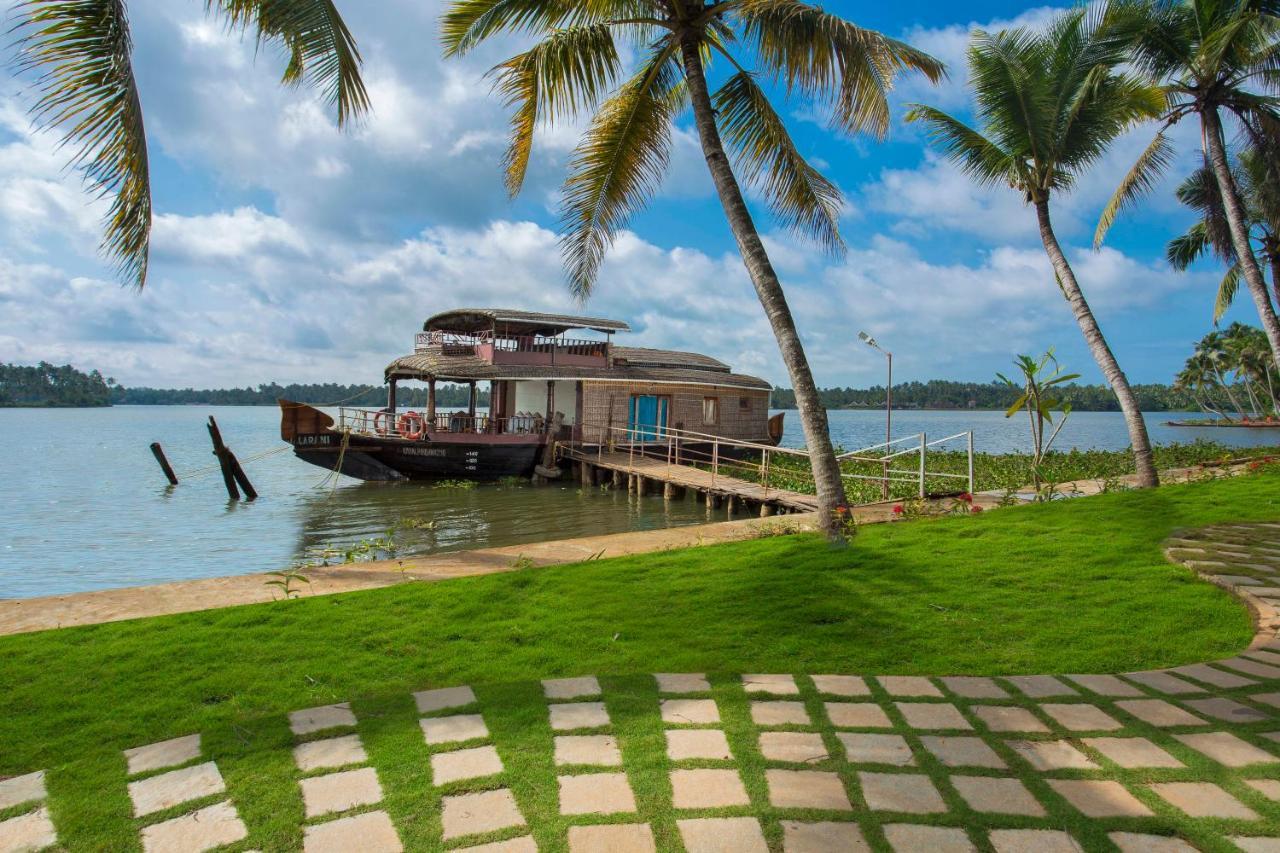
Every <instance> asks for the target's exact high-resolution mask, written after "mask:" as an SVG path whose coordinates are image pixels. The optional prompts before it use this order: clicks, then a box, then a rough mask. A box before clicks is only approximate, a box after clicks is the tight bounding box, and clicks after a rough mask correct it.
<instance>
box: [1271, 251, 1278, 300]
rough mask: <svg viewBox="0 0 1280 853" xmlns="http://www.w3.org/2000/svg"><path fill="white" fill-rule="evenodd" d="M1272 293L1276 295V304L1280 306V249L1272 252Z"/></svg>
mask: <svg viewBox="0 0 1280 853" xmlns="http://www.w3.org/2000/svg"><path fill="white" fill-rule="evenodd" d="M1270 254H1271V291H1272V292H1273V293H1274V294H1275V297H1276V304H1277V305H1280V248H1277V249H1276V250H1275V251H1273V252H1271V253H1270Z"/></svg>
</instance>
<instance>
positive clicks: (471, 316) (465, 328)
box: [422, 308, 631, 336]
mask: <svg viewBox="0 0 1280 853" xmlns="http://www.w3.org/2000/svg"><path fill="white" fill-rule="evenodd" d="M495 328H496V329H497V331H498V332H499V333H504V334H509V335H544V336H550V335H558V334H560V333H562V332H567V331H568V330H569V329H593V330H595V331H597V332H629V331H631V327H630V326H628V325H627V324H626V323H624V322H622V321H621V320H606V319H603V318H600V317H575V316H573V315H571V314H540V313H538V312H536V311H515V310H512V309H509V308H454V309H453V310H451V311H443V312H441V313H439V314H436V315H435V316H434V317H431V318H429V319H428V320H427V322H425V323H423V324H422V330H423V331H424V332H436V331H445V332H484V331H488V330H490V329H495Z"/></svg>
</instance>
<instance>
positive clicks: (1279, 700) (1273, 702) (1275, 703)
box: [1248, 693, 1280, 708]
mask: <svg viewBox="0 0 1280 853" xmlns="http://www.w3.org/2000/svg"><path fill="white" fill-rule="evenodd" d="M1248 698H1250V699H1252V700H1253V701H1255V702H1261V703H1262V704H1264V705H1270V706H1271V707H1273V708H1280V693H1253V694H1251V695H1250V696H1249V697H1248Z"/></svg>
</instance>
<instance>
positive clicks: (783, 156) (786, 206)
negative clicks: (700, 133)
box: [715, 71, 845, 254]
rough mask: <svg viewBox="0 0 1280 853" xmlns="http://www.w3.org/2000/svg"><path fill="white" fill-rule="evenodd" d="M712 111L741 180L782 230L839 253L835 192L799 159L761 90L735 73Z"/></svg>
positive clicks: (841, 243)
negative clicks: (757, 194) (758, 194)
mask: <svg viewBox="0 0 1280 853" xmlns="http://www.w3.org/2000/svg"><path fill="white" fill-rule="evenodd" d="M715 105H716V112H717V113H718V118H719V121H720V131H721V133H723V134H724V137H725V141H727V142H728V143H729V145H730V147H731V148H733V150H734V154H735V155H736V161H737V163H738V165H739V168H740V170H741V176H742V178H743V179H744V180H745V181H746V182H747V183H749V184H753V185H755V186H757V187H759V188H760V190H761V191H762V192H763V193H764V196H765V198H766V199H767V200H768V202H769V206H770V207H771V208H772V209H773V211H774V214H775V215H776V216H777V217H778V219H779V220H780V221H781V222H782V223H783V225H785V226H786V227H788V228H790V229H792V230H794V231H796V232H798V233H801V234H804V235H805V236H808V237H811V238H812V239H814V240H816V241H817V242H818V243H819V244H820V245H821V246H823V248H825V249H826V250H827V251H830V252H832V253H835V254H841V253H843V251H844V248H845V245H844V240H842V239H841V237H840V229H839V224H838V221H837V220H838V219H839V216H840V205H841V196H840V190H839V189H838V188H837V187H836V185H835V184H833V183H831V182H830V181H829V180H827V179H826V178H825V177H823V176H822V174H821V173H820V172H818V170H817V169H815V168H813V166H811V165H809V163H808V162H807V161H806V160H805V159H804V157H802V156H801V155H800V152H799V151H798V150H797V149H796V146H795V143H794V142H793V141H792V140H791V136H790V134H788V133H787V128H786V125H784V124H783V122H782V119H781V117H779V115H778V114H777V113H776V112H775V111H774V109H773V106H772V105H771V104H770V103H769V98H768V96H767V95H766V94H765V93H764V90H763V89H761V88H760V87H759V86H758V85H757V84H756V82H755V80H753V79H752V77H751V75H750V74H748V73H747V72H745V71H740V72H738V73H737V74H735V75H733V76H732V77H730V78H729V80H728V82H726V83H725V84H724V86H722V87H721V88H720V89H719V90H718V91H717V92H716V93H715Z"/></svg>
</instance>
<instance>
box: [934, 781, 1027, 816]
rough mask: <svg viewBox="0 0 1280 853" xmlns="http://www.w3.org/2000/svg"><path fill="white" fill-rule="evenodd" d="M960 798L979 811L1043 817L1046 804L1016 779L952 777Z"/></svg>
mask: <svg viewBox="0 0 1280 853" xmlns="http://www.w3.org/2000/svg"><path fill="white" fill-rule="evenodd" d="M951 784H952V785H954V786H955V788H956V791H958V792H959V794H960V796H961V798H963V799H964V801H965V802H966V803H968V804H969V808H971V809H973V810H974V811H976V812H990V813H992V814H1012V815H1023V816H1026V817H1044V815H1045V811H1044V806H1042V805H1040V802H1039V801H1038V800H1037V799H1036V798H1035V797H1034V796H1033V795H1032V793H1031V792H1030V791H1028V790H1027V786H1026V785H1023V784H1022V783H1021V782H1019V781H1018V780H1017V779H1004V778H993V777H991V776H952V777H951Z"/></svg>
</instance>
